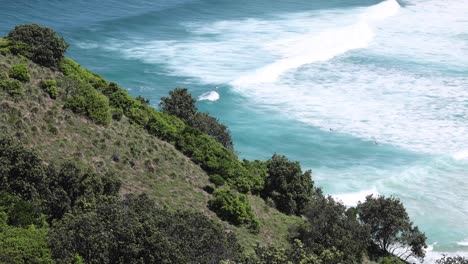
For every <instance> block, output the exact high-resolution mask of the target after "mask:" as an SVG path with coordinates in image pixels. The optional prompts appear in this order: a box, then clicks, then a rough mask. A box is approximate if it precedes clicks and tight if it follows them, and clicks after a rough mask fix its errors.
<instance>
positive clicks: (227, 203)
mask: <svg viewBox="0 0 468 264" xmlns="http://www.w3.org/2000/svg"><path fill="white" fill-rule="evenodd" d="M208 206H209V207H210V209H211V210H212V211H213V212H215V213H216V214H217V215H218V217H219V218H221V219H223V220H225V221H228V222H230V223H231V224H234V225H247V226H248V228H249V229H251V230H252V231H253V232H257V231H258V230H259V223H258V220H257V219H256V217H255V215H254V213H253V211H252V208H251V207H250V204H249V200H247V197H246V196H245V195H244V194H236V193H234V192H233V191H231V190H229V189H217V190H216V191H214V192H213V199H211V200H210V201H209V203H208Z"/></svg>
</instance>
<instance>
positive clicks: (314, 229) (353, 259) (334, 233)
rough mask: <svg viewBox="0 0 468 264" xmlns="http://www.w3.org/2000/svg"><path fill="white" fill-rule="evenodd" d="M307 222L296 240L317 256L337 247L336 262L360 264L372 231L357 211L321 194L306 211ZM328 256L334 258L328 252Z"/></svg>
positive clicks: (299, 230)
mask: <svg viewBox="0 0 468 264" xmlns="http://www.w3.org/2000/svg"><path fill="white" fill-rule="evenodd" d="M304 216H305V217H306V219H307V222H306V223H305V224H303V225H301V226H299V227H298V228H297V230H296V235H295V236H294V237H295V238H296V239H299V240H301V241H302V242H303V243H304V246H305V248H307V249H308V250H310V251H311V252H313V253H314V254H316V255H319V256H320V255H322V254H324V252H326V250H329V249H332V248H334V249H335V250H336V252H335V253H334V254H332V255H331V256H329V260H330V261H332V262H333V263H342V262H344V263H358V262H360V260H361V257H362V255H363V253H364V252H365V250H366V248H367V245H368V238H369V231H368V229H367V227H365V226H363V225H361V224H360V223H359V222H358V220H357V219H356V214H355V212H354V210H353V209H346V207H345V206H344V205H343V204H341V203H339V202H336V201H335V200H333V198H331V197H323V196H320V195H317V197H315V199H313V200H311V201H310V203H309V204H308V206H307V207H306V208H305V210H304ZM326 255H330V254H329V253H326Z"/></svg>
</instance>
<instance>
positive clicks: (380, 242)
mask: <svg viewBox="0 0 468 264" xmlns="http://www.w3.org/2000/svg"><path fill="white" fill-rule="evenodd" d="M357 210H358V214H359V218H360V220H361V221H362V222H363V223H365V224H367V225H369V227H370V232H371V238H372V241H373V242H374V243H375V245H376V246H377V247H378V248H379V249H380V250H381V251H382V252H383V253H384V254H392V255H396V256H398V257H399V258H402V259H404V260H407V259H408V258H409V257H415V258H419V259H424V256H425V254H426V252H425V250H424V249H425V248H427V245H426V235H425V234H424V233H422V232H421V231H419V228H418V227H417V226H414V225H413V223H412V222H411V221H410V218H409V216H408V213H407V212H406V209H405V207H404V206H403V204H402V203H401V201H400V200H399V199H398V198H395V197H389V198H385V197H384V196H380V195H379V196H377V197H374V196H373V195H369V196H367V197H366V201H365V202H363V203H361V202H360V203H359V204H358V206H357Z"/></svg>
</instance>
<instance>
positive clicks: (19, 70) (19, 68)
mask: <svg viewBox="0 0 468 264" xmlns="http://www.w3.org/2000/svg"><path fill="white" fill-rule="evenodd" d="M9 76H10V77H11V78H14V79H16V80H18V81H21V82H24V83H26V82H29V80H31V76H30V75H29V72H28V68H27V67H26V66H25V65H23V64H15V65H13V67H11V69H10V72H9Z"/></svg>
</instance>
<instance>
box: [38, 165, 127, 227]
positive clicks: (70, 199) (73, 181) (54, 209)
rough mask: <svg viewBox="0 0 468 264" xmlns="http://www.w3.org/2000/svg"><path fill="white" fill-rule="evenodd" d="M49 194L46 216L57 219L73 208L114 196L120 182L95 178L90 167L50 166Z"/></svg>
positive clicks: (106, 178) (111, 176)
mask: <svg viewBox="0 0 468 264" xmlns="http://www.w3.org/2000/svg"><path fill="white" fill-rule="evenodd" d="M47 174H48V178H49V181H50V183H49V187H48V189H49V190H50V194H49V195H48V196H47V201H46V204H47V211H46V212H47V214H48V216H49V218H50V219H60V218H61V217H62V216H63V215H64V214H65V213H66V212H70V211H71V210H72V209H73V208H75V207H76V206H78V207H86V206H88V205H90V204H94V203H95V202H96V201H97V200H98V199H100V198H102V196H116V195H117V193H118V191H119V188H120V182H119V181H118V180H117V179H116V178H115V176H113V175H105V176H104V177H102V176H99V175H97V174H96V173H95V172H94V171H93V170H92V169H91V168H90V167H88V166H86V165H84V164H78V163H76V162H70V161H69V162H65V163H64V164H62V165H61V166H60V168H56V167H55V166H49V168H48V172H47Z"/></svg>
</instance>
